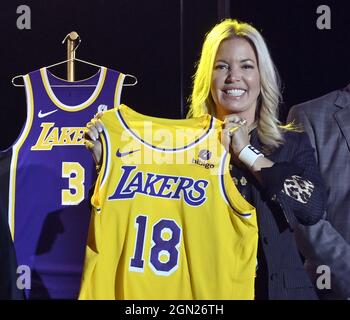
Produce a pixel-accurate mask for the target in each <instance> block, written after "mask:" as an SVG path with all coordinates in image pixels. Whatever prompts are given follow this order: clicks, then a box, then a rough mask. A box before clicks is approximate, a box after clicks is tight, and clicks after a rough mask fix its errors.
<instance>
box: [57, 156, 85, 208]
mask: <svg viewBox="0 0 350 320" xmlns="http://www.w3.org/2000/svg"><path fill="white" fill-rule="evenodd" d="M62 178H68V181H69V185H68V187H69V189H63V190H62V199H61V203H62V205H66V206H72V205H77V204H79V203H80V202H82V201H83V200H84V190H85V188H84V183H85V169H84V168H83V167H82V166H81V164H80V163H79V162H62Z"/></svg>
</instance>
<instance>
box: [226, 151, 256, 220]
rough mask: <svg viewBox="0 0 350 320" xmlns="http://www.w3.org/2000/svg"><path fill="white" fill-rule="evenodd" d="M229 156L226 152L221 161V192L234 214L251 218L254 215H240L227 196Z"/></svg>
mask: <svg viewBox="0 0 350 320" xmlns="http://www.w3.org/2000/svg"><path fill="white" fill-rule="evenodd" d="M227 156H228V152H226V151H225V154H224V156H223V157H222V161H221V164H220V168H221V172H220V187H221V190H222V192H223V195H224V197H225V199H226V201H227V203H228V204H229V205H230V207H231V208H232V210H233V211H234V212H236V213H237V214H238V215H240V216H242V217H246V218H249V217H250V216H251V215H252V214H251V213H239V212H238V210H237V209H236V208H235V207H234V206H233V205H232V203H231V201H230V198H229V197H228V195H227V192H226V188H225V182H224V164H225V161H226V158H227Z"/></svg>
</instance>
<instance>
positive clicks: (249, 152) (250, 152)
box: [238, 144, 264, 167]
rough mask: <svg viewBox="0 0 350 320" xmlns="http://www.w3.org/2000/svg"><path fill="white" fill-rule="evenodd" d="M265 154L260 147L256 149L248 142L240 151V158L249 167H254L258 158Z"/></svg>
mask: <svg viewBox="0 0 350 320" xmlns="http://www.w3.org/2000/svg"><path fill="white" fill-rule="evenodd" d="M263 156H264V155H263V154H262V153H261V152H260V151H259V150H258V149H255V148H254V147H253V146H252V145H250V144H247V145H246V146H245V147H244V148H243V149H242V150H241V152H240V153H239V155H238V159H239V160H241V161H242V162H243V163H245V164H246V165H248V166H249V167H252V166H253V164H254V162H255V161H256V159H258V158H259V157H263Z"/></svg>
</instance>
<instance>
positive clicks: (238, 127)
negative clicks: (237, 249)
mask: <svg viewBox="0 0 350 320" xmlns="http://www.w3.org/2000/svg"><path fill="white" fill-rule="evenodd" d="M222 142H223V145H224V146H225V148H226V150H229V147H231V149H232V151H233V153H234V155H235V156H236V157H238V155H239V153H240V152H241V151H242V149H243V148H244V147H245V146H246V145H248V144H249V128H248V124H247V120H246V119H244V118H241V117H239V116H237V115H228V116H226V117H225V119H224V128H223V137H222Z"/></svg>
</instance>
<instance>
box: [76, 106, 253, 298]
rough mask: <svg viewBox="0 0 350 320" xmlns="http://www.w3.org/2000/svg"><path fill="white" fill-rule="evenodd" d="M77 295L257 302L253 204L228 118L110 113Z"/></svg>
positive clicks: (123, 108)
mask: <svg viewBox="0 0 350 320" xmlns="http://www.w3.org/2000/svg"><path fill="white" fill-rule="evenodd" d="M101 120H102V122H103V124H104V127H105V130H104V132H103V133H102V134H101V137H102V145H103V162H102V168H101V172H100V174H99V176H98V179H97V182H96V186H95V190H94V194H93V196H92V199H91V203H92V206H93V210H92V218H91V222H90V230H89V237H88V244H87V248H86V257H85V266H84V271H83V278H82V285H81V290H80V296H79V298H80V299H253V298H254V275H255V266H256V252H257V239H258V231H257V221H256V213H255V208H254V207H252V206H251V205H250V204H249V203H248V202H246V201H245V199H244V198H243V197H242V196H241V195H240V193H239V192H238V190H237V189H236V187H235V185H234V183H233V181H232V179H231V177H230V173H229V170H228V169H229V168H228V167H229V154H228V153H227V152H226V151H225V149H224V148H223V146H222V145H221V144H220V134H221V128H222V122H221V121H219V120H217V119H215V118H213V117H211V116H210V115H205V116H203V117H200V118H193V119H187V120H170V119H160V118H153V117H148V116H144V115H141V114H139V113H136V112H135V111H133V110H132V109H130V108H129V107H127V106H125V105H121V106H119V107H118V108H115V109H114V110H110V111H106V112H104V114H103V116H102V118H101Z"/></svg>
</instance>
